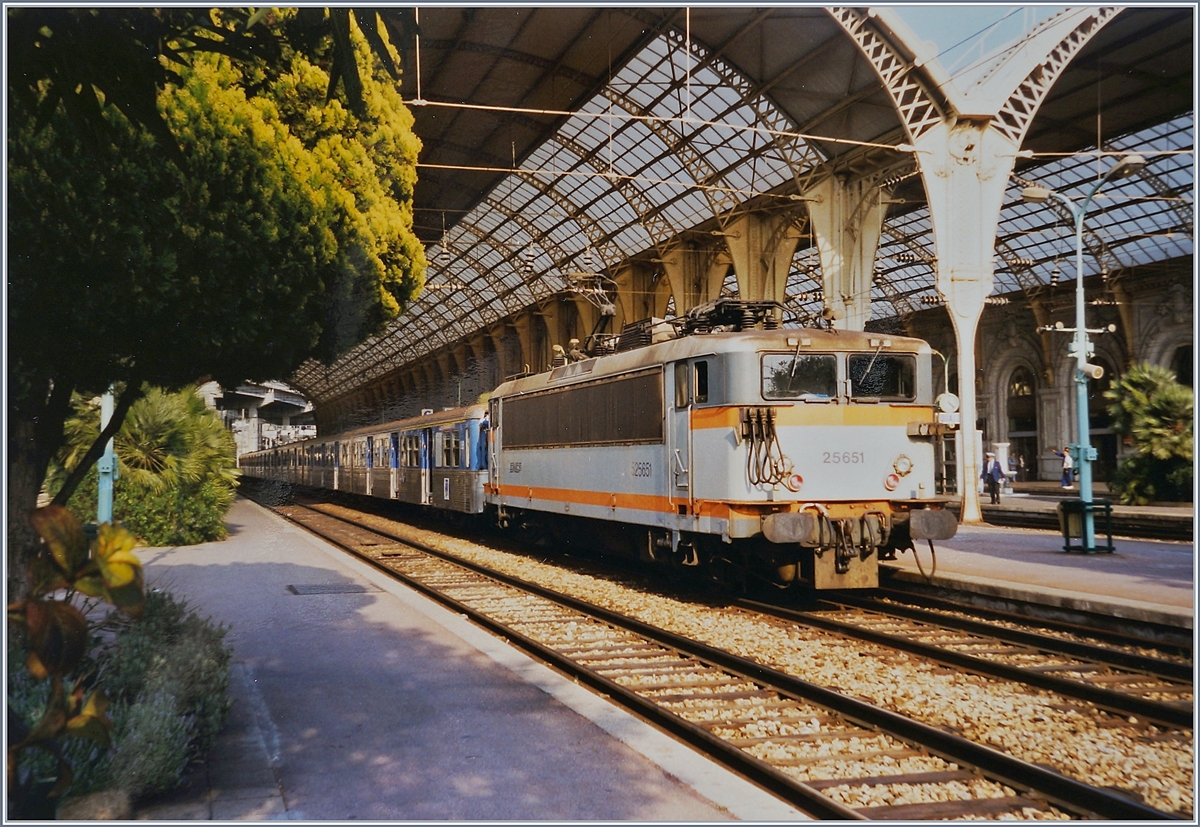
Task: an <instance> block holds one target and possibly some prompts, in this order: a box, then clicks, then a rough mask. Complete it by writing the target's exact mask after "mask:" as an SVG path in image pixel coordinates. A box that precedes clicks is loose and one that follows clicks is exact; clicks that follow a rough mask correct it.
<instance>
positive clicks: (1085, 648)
mask: <svg viewBox="0 0 1200 827" xmlns="http://www.w3.org/2000/svg"><path fill="white" fill-rule="evenodd" d="M826 599H827V600H828V601H829V602H830V603H835V604H841V605H844V606H854V607H855V608H859V609H866V610H869V611H872V612H879V613H880V614H885V615H892V616H894V617H903V618H907V619H909V620H919V621H922V622H926V623H935V624H937V625H939V626H945V627H948V628H951V629H958V630H960V631H964V632H971V633H972V634H978V635H987V636H988V637H993V638H996V639H997V640H1002V641H1005V642H1006V643H1015V644H1019V645H1023V646H1033V647H1036V648H1037V649H1040V650H1041V651H1043V652H1054V653H1055V654H1059V655H1069V656H1071V657H1076V658H1087V659H1088V660H1091V661H1096V662H1099V663H1104V664H1108V665H1111V666H1117V667H1121V668H1124V669H1133V670H1136V671H1138V672H1147V673H1149V674H1151V675H1156V676H1158V677H1162V678H1168V679H1170V680H1176V681H1191V680H1192V679H1193V678H1195V670H1194V669H1193V667H1192V665H1191V664H1190V663H1179V662H1178V661H1170V660H1162V659H1161V658H1153V657H1150V656H1148V655H1139V654H1136V653H1133V652H1122V651H1120V650H1118V649H1108V648H1105V647H1103V646H1097V645H1096V644H1094V643H1082V642H1080V641H1075V640H1064V639H1063V638H1057V637H1052V636H1050V635H1044V634H1039V633H1037V632H1027V631H1022V630H1020V629H1006V628H1003V627H999V626H991V625H989V624H987V623H983V622H982V621H978V620H972V619H971V618H966V617H954V616H952V615H945V614H942V613H940V612H936V611H932V610H929V609H922V608H918V607H916V606H900V605H897V604H895V603H884V602H882V601H880V600H878V599H877V598H873V597H866V596H859V595H846V594H839V595H838V596H837V597H835V598H826ZM1026 622H1028V621H1026Z"/></svg>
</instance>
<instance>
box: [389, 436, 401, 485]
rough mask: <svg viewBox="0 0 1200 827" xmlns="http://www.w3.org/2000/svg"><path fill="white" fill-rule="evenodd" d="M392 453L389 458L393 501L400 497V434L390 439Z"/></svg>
mask: <svg viewBox="0 0 1200 827" xmlns="http://www.w3.org/2000/svg"><path fill="white" fill-rule="evenodd" d="M388 439H389V442H390V445H391V448H392V450H391V453H390V455H389V456H388V480H389V482H388V496H389V497H391V498H392V499H393V500H395V499H398V498H399V497H400V434H398V433H395V434H392V435H391V436H390V437H388Z"/></svg>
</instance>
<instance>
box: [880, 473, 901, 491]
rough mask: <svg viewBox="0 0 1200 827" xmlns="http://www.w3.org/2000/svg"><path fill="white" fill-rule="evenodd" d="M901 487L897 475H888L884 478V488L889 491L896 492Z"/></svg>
mask: <svg viewBox="0 0 1200 827" xmlns="http://www.w3.org/2000/svg"><path fill="white" fill-rule="evenodd" d="M899 486H900V477H898V476H896V475H895V474H888V475H887V476H886V477H884V478H883V487H884V488H886V489H887V490H888V491H895V490H896V489H897V488H898V487H899Z"/></svg>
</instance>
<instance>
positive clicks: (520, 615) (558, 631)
mask: <svg viewBox="0 0 1200 827" xmlns="http://www.w3.org/2000/svg"><path fill="white" fill-rule="evenodd" d="M277 510H278V511H279V512H280V513H282V514H283V515H284V516H286V517H288V518H289V519H291V520H293V521H294V522H296V523H298V524H299V525H302V526H304V527H305V528H307V529H308V530H309V531H312V532H313V533H315V534H318V535H319V536H321V537H323V538H324V539H326V540H328V541H330V542H333V543H334V544H336V545H338V546H340V547H342V548H344V549H346V550H348V551H351V552H352V553H354V554H356V555H358V556H359V557H361V558H363V559H365V560H367V561H368V562H371V563H372V564H374V565H376V566H377V567H379V568H381V569H383V570H385V571H387V572H388V573H390V574H391V575H393V576H395V577H397V578H399V579H401V580H403V581H404V582H406V583H408V584H409V585H411V586H412V587H414V588H416V589H418V590H420V591H422V592H423V593H425V594H427V595H429V596H431V597H433V598H434V599H436V600H438V601H440V602H442V603H443V604H445V605H447V606H449V607H450V608H451V609H452V610H454V611H455V612H458V613H461V614H465V615H467V616H468V617H470V618H472V619H473V620H474V621H475V622H476V623H479V624H480V625H482V626H484V627H486V628H488V629H490V630H492V631H493V632H495V633H497V634H499V635H502V636H503V637H505V638H507V639H509V640H510V641H512V642H513V643H515V644H516V645H518V646H520V647H521V648H523V649H525V650H527V651H529V652H530V653H532V654H534V655H535V656H537V657H538V658H540V659H542V660H545V661H546V662H548V663H550V664H552V665H553V666H555V667H556V668H558V669H559V670H561V671H563V672H564V673H566V674H568V675H570V676H573V677H574V678H575V679H577V680H579V681H580V682H582V683H585V684H587V685H589V686H591V687H593V688H594V689H596V690H597V691H599V692H601V693H603V694H605V695H607V696H609V697H610V698H612V699H613V700H615V701H617V702H618V703H620V704H622V705H624V706H626V707H627V708H629V709H630V710H632V711H634V712H635V713H636V714H638V715H641V716H642V717H644V718H646V719H648V720H651V721H653V722H654V723H656V724H658V725H659V726H660V727H662V728H664V729H666V730H668V731H670V732H672V733H673V734H674V735H676V736H677V737H679V738H681V739H683V740H685V741H687V742H688V743H691V744H693V745H694V746H696V747H697V748H698V749H700V750H702V751H704V752H705V753H707V754H709V755H711V756H713V757H714V758H716V759H717V760H720V761H721V762H723V763H724V764H726V765H727V766H729V767H730V768H732V769H734V770H735V771H737V772H739V773H741V774H742V775H744V776H745V777H747V778H750V779H751V780H753V781H755V782H756V783H758V784H759V785H761V786H763V787H764V788H766V789H768V790H770V791H772V792H773V793H775V794H776V795H778V796H780V797H781V798H783V799H784V800H787V801H788V802H789V803H792V804H793V805H794V806H796V807H798V808H801V809H803V810H805V811H807V812H809V813H811V814H813V815H814V816H817V817H820V818H835V819H863V818H866V819H906V820H920V819H953V818H964V817H1009V818H1012V817H1016V818H1037V819H1046V818H1087V817H1093V818H1094V817H1100V818H1107V819H1168V818H1173V817H1174V816H1172V815H1171V814H1169V813H1166V812H1163V811H1161V810H1157V809H1155V808H1153V807H1150V806H1148V805H1146V804H1144V803H1141V802H1139V801H1135V800H1133V799H1131V798H1129V797H1127V796H1125V795H1121V794H1119V793H1116V792H1113V791H1112V790H1109V789H1104V788H1101V787H1095V786H1091V785H1088V784H1085V783H1083V782H1080V781H1077V780H1075V779H1072V778H1069V777H1067V776H1064V775H1062V774H1060V773H1057V772H1054V771H1052V770H1049V769H1046V768H1045V767H1042V766H1038V765H1036V764H1032V763H1027V762H1024V761H1020V760H1018V759H1016V758H1014V757H1012V756H1010V755H1008V754H1006V753H1003V752H999V751H997V750H993V749H991V748H989V747H986V746H982V745H980V744H978V743H975V742H972V741H970V740H967V739H965V738H962V737H960V736H958V735H954V734H951V733H947V732H945V731H943V730H941V729H939V728H936V727H932V726H928V725H926V724H923V723H920V722H918V721H915V720H912V719H910V718H907V717H905V716H902V715H899V714H896V713H894V712H891V711H888V710H886V709H882V708H880V707H877V706H874V705H872V704H870V703H867V702H865V701H863V700H861V699H858V698H854V697H849V696H847V695H844V694H840V693H838V692H835V691H833V690H830V689H828V688H825V687H822V686H819V685H817V684H813V683H810V682H808V681H804V680H802V679H799V678H797V677H794V676H792V675H788V674H785V673H782V672H779V671H776V670H774V669H771V668H769V667H766V666H764V665H762V664H761V663H758V662H756V661H753V660H748V659H746V658H742V657H739V656H737V655H733V654H731V653H729V652H726V651H723V650H721V649H718V648H715V647H712V646H708V645H706V644H703V643H699V642H696V641H693V640H689V639H687V638H684V637H682V636H680V635H677V634H674V633H671V632H668V631H665V630H662V629H659V628H656V627H654V626H652V625H649V624H646V623H643V622H641V621H639V620H635V619H631V618H628V617H625V616H622V615H620V614H617V613H614V612H612V611H609V610H607V609H604V608H601V607H599V606H595V605H592V604H590V603H587V602H584V601H581V600H578V599H576V598H572V597H568V596H565V595H561V594H558V593H556V592H552V591H550V590H548V589H545V588H542V587H540V586H537V585H534V584H531V583H527V582H524V581H521V580H518V579H516V578H513V577H510V576H507V575H505V574H502V573H500V572H496V571H492V570H489V569H486V568H485V567H483V566H481V565H478V564H476V563H472V562H468V561H465V560H460V559H457V558H454V557H451V556H449V555H447V554H445V553H444V552H441V551H439V550H437V549H434V548H431V547H428V546H422V545H421V544H416V543H413V542H412V541H411V540H410V539H402V538H400V537H398V536H396V535H394V534H391V533H390V532H386V531H381V530H380V529H378V528H367V527H365V526H363V525H360V524H358V523H356V522H354V521H352V520H348V519H345V518H343V517H340V516H336V515H334V514H332V513H327V512H325V511H321V510H317V509H313V508H309V507H305V506H296V505H289V506H281V507H278V508H277Z"/></svg>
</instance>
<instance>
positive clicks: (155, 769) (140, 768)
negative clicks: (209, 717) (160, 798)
mask: <svg viewBox="0 0 1200 827" xmlns="http://www.w3.org/2000/svg"><path fill="white" fill-rule="evenodd" d="M116 727H117V734H116V736H115V739H114V740H115V743H114V746H113V750H112V755H111V756H110V757H109V761H108V773H107V781H108V785H109V786H112V787H115V788H117V789H121V790H125V791H127V792H128V793H129V795H130V797H131V798H138V797H140V796H145V795H154V794H155V793H161V792H166V791H167V790H170V789H173V788H174V787H176V786H178V785H179V779H180V778H182V777H183V772H184V770H185V769H186V768H187V765H188V760H189V759H190V758H191V756H192V751H191V746H190V745H191V741H192V739H193V737H194V734H195V732H194V730H195V724H194V722H193V720H192V718H190V717H189V716H186V715H181V714H180V712H179V704H178V703H177V701H176V699H175V698H174V697H172V696H171V695H169V694H167V693H166V692H155V693H146V694H143V695H140V696H139V697H138V698H137V700H136V701H135V702H134V703H133V704H132V705H131V706H129V707H126V708H125V709H123V710H122V714H121V715H119V716H118V717H117V718H116Z"/></svg>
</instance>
